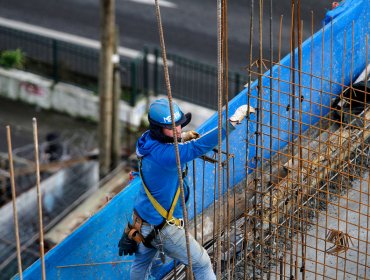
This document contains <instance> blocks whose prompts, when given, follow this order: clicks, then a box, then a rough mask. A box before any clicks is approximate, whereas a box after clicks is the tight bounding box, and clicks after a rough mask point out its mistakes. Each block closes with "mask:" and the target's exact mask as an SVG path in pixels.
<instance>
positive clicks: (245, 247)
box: [243, 0, 255, 279]
mask: <svg viewBox="0 0 370 280" xmlns="http://www.w3.org/2000/svg"><path fill="white" fill-rule="evenodd" d="M253 20H254V0H251V7H250V21H249V56H248V92H247V104H248V105H249V104H250V97H251V83H252V71H251V65H252V61H253V27H254V26H253ZM248 116H249V112H248ZM245 150H246V153H245V176H246V177H245V185H244V228H243V230H244V232H243V235H244V238H245V246H244V275H243V276H244V279H247V267H248V262H247V252H248V241H249V240H248V235H249V233H248V232H247V230H249V228H248V227H247V219H248V211H249V208H250V206H249V199H248V191H249V176H248V175H249V121H248V122H246V133H245ZM254 242H255V241H253V243H254ZM253 267H254V266H253ZM253 270H254V268H253Z"/></svg>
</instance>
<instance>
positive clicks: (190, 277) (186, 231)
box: [155, 0, 193, 279]
mask: <svg viewBox="0 0 370 280" xmlns="http://www.w3.org/2000/svg"><path fill="white" fill-rule="evenodd" d="M155 10H156V17H157V23H158V32H159V39H160V44H161V49H162V59H163V68H164V78H165V82H166V89H167V97H168V102H169V105H170V112H171V120H172V131H173V135H174V137H173V139H174V143H175V152H176V163H177V173H178V177H179V185H180V190H181V201H182V211H183V213H184V228H185V238H186V250H187V254H188V267H189V274H188V279H193V272H192V259H191V255H190V243H189V229H188V213H187V210H186V203H185V195H184V185H183V180H182V170H181V162H180V154H179V143H178V141H177V137H176V124H175V118H174V112H173V104H172V93H171V84H170V78H169V74H168V65H167V55H166V46H165V43H164V35H163V27H162V20H161V13H160V8H159V3H158V0H155Z"/></svg>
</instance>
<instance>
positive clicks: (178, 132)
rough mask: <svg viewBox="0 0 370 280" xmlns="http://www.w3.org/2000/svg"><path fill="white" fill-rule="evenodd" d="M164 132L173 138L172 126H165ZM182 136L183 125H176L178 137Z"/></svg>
mask: <svg viewBox="0 0 370 280" xmlns="http://www.w3.org/2000/svg"><path fill="white" fill-rule="evenodd" d="M163 134H164V135H166V136H168V137H171V138H173V130H172V128H163ZM180 137H181V125H178V126H176V138H180Z"/></svg>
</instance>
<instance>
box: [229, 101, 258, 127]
mask: <svg viewBox="0 0 370 280" xmlns="http://www.w3.org/2000/svg"><path fill="white" fill-rule="evenodd" d="M248 108H249V113H250V114H252V113H255V112H256V110H255V109H254V108H253V107H252V106H249V105H242V106H240V107H239V108H238V109H236V111H235V113H234V115H232V116H231V118H230V119H229V120H230V121H231V122H235V123H237V124H239V123H241V122H242V120H243V119H244V118H245V117H246V116H247V114H248Z"/></svg>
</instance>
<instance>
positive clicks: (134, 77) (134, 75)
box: [130, 60, 137, 107]
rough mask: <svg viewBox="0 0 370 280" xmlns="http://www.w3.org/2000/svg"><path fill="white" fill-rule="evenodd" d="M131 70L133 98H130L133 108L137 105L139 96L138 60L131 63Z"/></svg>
mask: <svg viewBox="0 0 370 280" xmlns="http://www.w3.org/2000/svg"><path fill="white" fill-rule="evenodd" d="M130 68H131V98H130V105H131V106H132V107H134V106H135V104H136V95H137V67H136V60H133V61H131V63H130Z"/></svg>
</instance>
